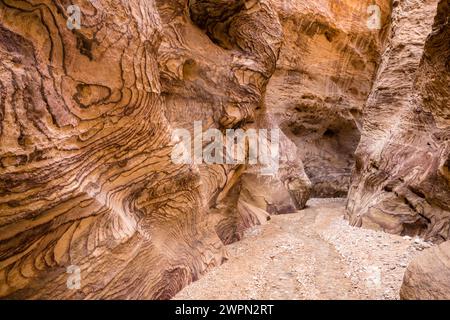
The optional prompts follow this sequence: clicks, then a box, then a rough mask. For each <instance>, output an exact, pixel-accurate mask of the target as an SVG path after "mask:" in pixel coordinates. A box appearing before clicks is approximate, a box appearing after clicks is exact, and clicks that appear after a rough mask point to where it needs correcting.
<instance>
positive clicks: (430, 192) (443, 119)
mask: <svg viewBox="0 0 450 320" xmlns="http://www.w3.org/2000/svg"><path fill="white" fill-rule="evenodd" d="M394 4H395V6H394V11H393V14H392V28H391V31H390V36H389V39H388V44H387V48H386V50H385V52H384V54H383V61H382V64H381V66H380V69H379V70H378V75H377V79H376V81H375V84H374V88H373V90H372V93H371V95H370V97H369V100H368V102H367V106H366V108H365V110H364V127H363V135H362V138H361V143H360V145H359V146H358V149H357V151H356V166H355V172H354V175H353V179H354V180H353V183H352V187H351V190H350V194H349V198H348V199H349V200H348V217H349V219H350V222H351V224H353V225H359V226H367V227H374V228H381V229H383V230H385V231H388V232H391V233H397V234H405V235H421V236H423V237H424V238H426V239H427V240H433V241H436V242H442V241H444V240H447V239H449V237H450V175H449V167H448V164H449V156H450V149H449V134H450V122H449V120H450V108H449V106H450V103H449V97H450V89H449V83H450V67H449V59H450V58H449V57H450V44H449V41H448V39H449V38H450V31H449V30H450V29H449V20H448V17H449V15H450V11H449V2H448V1H447V0H445V1H440V3H439V7H438V1H398V2H395V3H394ZM411 30H414V32H412V31H411Z"/></svg>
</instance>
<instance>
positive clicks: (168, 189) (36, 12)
mask: <svg viewBox="0 0 450 320" xmlns="http://www.w3.org/2000/svg"><path fill="white" fill-rule="evenodd" d="M71 4H73V3H71V2H69V1H66V0H61V1H59V0H54V1H38V0H32V1H31V0H30V1H13V0H2V1H0V40H1V41H0V136H1V145H0V146H1V149H0V297H2V298H45V299H56V298H57V299H60V298H78V299H97V298H114V299H116V298H127V299H132V298H145V299H166V298H170V297H171V296H173V295H174V294H175V293H176V292H177V291H179V290H180V289H181V288H182V287H184V286H185V285H187V284H188V283H189V282H191V281H193V280H195V279H197V278H198V277H199V276H200V275H201V274H202V273H204V272H206V271H207V270H209V269H210V268H211V267H214V266H216V265H218V264H220V263H222V261H223V260H224V259H225V258H226V252H225V251H224V248H223V243H229V242H232V241H236V240H238V239H239V238H240V236H241V234H242V232H243V230H244V229H245V228H247V227H249V226H251V225H254V224H257V223H263V222H264V221H266V220H267V218H268V215H269V212H270V213H282V212H286V211H294V210H295V209H296V208H301V207H302V206H304V203H305V202H306V200H307V198H308V196H309V192H308V191H309V180H308V178H307V177H306V176H305V174H304V172H303V171H302V170H303V169H302V168H303V167H302V164H301V162H300V161H299V160H298V159H297V158H296V157H292V156H291V157H290V159H291V160H289V159H287V158H286V159H287V160H283V161H282V165H281V166H282V168H284V169H283V170H281V171H280V173H279V174H277V175H274V176H273V177H272V179H273V180H270V181H269V180H268V181H267V183H266V184H265V185H264V186H265V188H266V189H265V191H263V192H262V193H263V194H266V193H269V194H270V191H271V190H274V188H276V189H277V191H278V193H279V195H277V196H272V197H271V198H270V197H267V196H266V199H264V201H260V200H261V199H259V200H258V201H256V200H255V197H253V196H250V195H252V194H253V191H252V190H255V188H257V187H261V186H255V184H254V182H253V180H252V179H245V181H244V179H243V178H242V177H243V175H247V176H249V175H250V173H251V174H253V175H254V179H259V173H258V171H257V170H256V169H254V170H253V171H252V169H251V168H249V167H248V166H247V165H245V164H244V165H220V164H217V165H203V164H202V165H194V164H192V165H189V164H185V165H183V164H175V163H174V162H173V161H172V159H171V152H172V150H173V147H174V141H172V137H171V134H172V130H173V129H174V128H188V129H191V128H192V125H193V123H194V121H197V120H198V121H203V129H204V130H206V129H207V128H216V129H218V130H221V131H222V132H224V130H226V129H230V128H233V129H237V128H242V129H248V128H256V129H258V128H267V129H271V128H278V124H277V123H276V122H271V121H268V120H267V119H266V118H265V116H264V108H263V104H264V103H263V96H264V93H265V87H266V84H267V81H268V80H269V78H270V77H271V75H272V73H273V72H274V70H275V66H276V61H277V58H278V55H279V48H280V43H281V40H282V30H281V25H280V23H279V20H278V16H277V14H276V12H275V11H274V9H273V7H272V5H271V3H270V2H269V1H265V0H261V1H245V2H244V1H236V5H235V6H229V2H220V1H189V2H188V3H187V2H185V1H181V0H180V1H177V0H169V1H158V0H156V1H153V0H145V1H144V0H132V1H121V0H108V1H87V0H84V1H77V5H78V6H79V7H80V9H81V13H82V14H81V28H80V29H73V30H71V29H70V28H68V27H67V20H68V18H69V16H68V13H67V10H66V9H67V7H68V6H69V5H71ZM211 6H212V7H211ZM211 8H212V9H211ZM222 25H226V28H225V29H222V28H221V26H222ZM283 139H284V140H283V141H285V142H284V144H286V143H288V141H287V140H286V139H287V138H285V137H284V138H283ZM206 144H208V142H206ZM294 147H295V146H294ZM283 150H285V151H282V152H288V151H289V153H292V152H295V148H294V149H293V148H292V145H291V148H290V149H289V150H287V149H283ZM283 164H284V167H283ZM291 164H294V165H295V166H294V167H295V168H297V170H295V172H292V171H289V170H288V168H290V167H291ZM249 170H250V171H249ZM261 179H262V178H261ZM243 189H245V190H246V191H245V192H244V193H242V192H241V190H243ZM221 240H222V241H221ZM69 267H70V268H69ZM73 267H74V268H75V269H77V270H78V271H80V273H79V275H80V277H79V280H80V282H79V284H78V285H79V287H78V288H75V289H74V288H70V287H69V286H68V285H66V284H67V283H68V281H69V280H70V281H72V280H73V277H71V273H67V272H68V270H72V271H73V270H74V269H73ZM71 279H72V280H71Z"/></svg>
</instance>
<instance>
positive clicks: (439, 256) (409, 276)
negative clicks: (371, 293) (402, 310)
mask: <svg viewBox="0 0 450 320" xmlns="http://www.w3.org/2000/svg"><path fill="white" fill-rule="evenodd" d="M449 283H450V241H447V242H444V243H443V244H441V245H439V246H434V247H432V248H431V249H428V250H425V251H424V252H422V253H421V254H420V255H419V256H418V257H417V258H415V259H414V260H413V262H412V263H411V264H410V265H409V266H408V268H407V269H406V273H405V276H404V279H403V284H402V288H401V290H400V298H401V299H405V300H435V299H443V300H448V299H450V285H449Z"/></svg>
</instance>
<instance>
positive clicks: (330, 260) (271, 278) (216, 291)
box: [174, 199, 431, 300]
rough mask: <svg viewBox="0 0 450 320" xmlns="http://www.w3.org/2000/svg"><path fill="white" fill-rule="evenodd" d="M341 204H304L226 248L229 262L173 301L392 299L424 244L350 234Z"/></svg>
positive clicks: (375, 233) (357, 231) (373, 233)
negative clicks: (409, 264) (405, 272)
mask: <svg viewBox="0 0 450 320" xmlns="http://www.w3.org/2000/svg"><path fill="white" fill-rule="evenodd" d="M344 206H345V202H344V200H342V199H311V200H310V201H309V202H308V207H307V208H306V209H305V210H302V211H299V212H297V213H293V214H288V215H279V216H272V219H271V220H270V221H269V222H268V223H267V224H265V225H262V226H257V227H254V228H252V229H250V230H248V231H247V232H246V237H245V238H244V239H243V240H242V241H240V242H237V243H234V244H232V245H229V246H228V251H229V256H230V259H229V261H228V262H226V263H225V264H223V265H222V266H220V267H218V268H215V269H214V270H212V271H211V272H209V273H208V274H206V275H205V276H204V277H203V278H201V279H200V280H198V281H196V282H194V283H193V284H191V285H190V286H188V287H186V288H184V289H183V290H182V291H181V292H180V293H179V294H178V295H176V296H175V297H174V299H230V300H232V299H398V292H399V290H400V286H401V283H402V278H403V273H404V271H405V268H406V266H407V265H408V263H409V261H410V260H411V259H412V258H413V257H414V255H415V254H417V252H418V251H420V250H423V249H425V248H427V247H429V246H431V244H429V243H426V242H424V241H422V240H421V239H418V238H416V239H412V238H409V237H401V236H396V235H390V234H386V233H384V232H378V231H373V230H366V229H361V228H354V227H351V226H349V225H348V223H347V222H346V221H345V220H344V219H343V218H342V217H343V212H344Z"/></svg>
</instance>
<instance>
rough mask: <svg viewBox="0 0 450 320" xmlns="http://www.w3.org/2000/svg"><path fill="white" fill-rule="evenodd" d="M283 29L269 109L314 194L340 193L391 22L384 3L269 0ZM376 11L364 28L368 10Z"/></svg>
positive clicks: (343, 193) (344, 187)
mask: <svg viewBox="0 0 450 320" xmlns="http://www.w3.org/2000/svg"><path fill="white" fill-rule="evenodd" d="M275 2H276V7H277V10H278V12H279V16H280V21H281V24H282V26H283V33H284V37H283V45H282V47H281V53H280V59H279V61H278V63H277V70H276V71H275V73H274V75H273V76H272V78H271V79H270V81H269V84H268V87H267V94H266V99H265V100H266V104H267V109H268V112H269V113H271V114H273V115H274V118H276V119H277V121H278V122H279V123H280V127H281V128H282V129H283V131H284V132H285V133H286V135H287V136H288V137H289V138H290V139H291V140H292V141H294V142H295V144H296V145H297V147H298V149H299V155H300V157H301V158H302V159H303V162H304V166H305V170H306V173H307V175H308V177H309V178H310V180H311V182H312V195H313V196H316V197H330V196H332V197H344V196H346V194H347V191H348V187H349V184H350V174H351V169H352V167H353V165H354V158H353V154H354V151H355V149H356V147H357V145H358V142H359V138H360V123H361V121H362V117H361V110H362V108H363V106H364V104H365V101H366V100H367V96H368V95H369V93H370V90H371V86H372V81H373V78H374V75H375V72H376V70H377V66H378V63H379V61H380V57H381V53H382V44H383V39H384V38H385V34H386V30H387V29H388V28H387V27H388V25H389V18H390V10H391V8H390V1H387V0H379V1H328V0H324V1H299V0H289V1H288V0H286V1H275ZM374 4H377V5H378V6H379V8H380V9H381V21H380V26H381V29H373V30H371V29H369V27H368V25H367V21H368V17H369V15H368V13H367V10H368V7H369V6H370V5H374Z"/></svg>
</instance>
